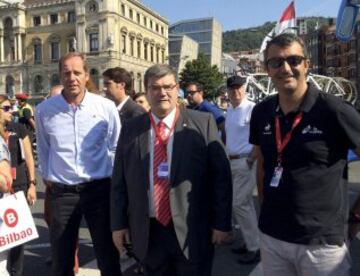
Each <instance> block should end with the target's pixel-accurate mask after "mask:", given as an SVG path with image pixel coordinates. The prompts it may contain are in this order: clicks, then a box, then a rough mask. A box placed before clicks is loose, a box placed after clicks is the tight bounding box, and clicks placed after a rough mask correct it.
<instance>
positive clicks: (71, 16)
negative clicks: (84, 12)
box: [67, 11, 76, 23]
mask: <svg viewBox="0 0 360 276" xmlns="http://www.w3.org/2000/svg"><path fill="white" fill-rule="evenodd" d="M75 21H76V15H75V11H69V12H68V17H67V22H68V23H75Z"/></svg>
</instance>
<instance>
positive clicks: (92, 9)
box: [86, 1, 99, 14]
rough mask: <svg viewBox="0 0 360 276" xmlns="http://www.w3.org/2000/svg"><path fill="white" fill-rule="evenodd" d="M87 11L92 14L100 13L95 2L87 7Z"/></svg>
mask: <svg viewBox="0 0 360 276" xmlns="http://www.w3.org/2000/svg"><path fill="white" fill-rule="evenodd" d="M86 11H87V12H88V13H91V14H93V13H96V12H98V11H99V7H98V4H97V3H96V2H95V1H90V2H89V3H88V4H87V6H86Z"/></svg>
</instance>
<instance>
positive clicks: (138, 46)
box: [137, 40, 141, 58]
mask: <svg viewBox="0 0 360 276" xmlns="http://www.w3.org/2000/svg"><path fill="white" fill-rule="evenodd" d="M137 57H138V58H141V41H140V40H138V41H137Z"/></svg>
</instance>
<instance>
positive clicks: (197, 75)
mask: <svg viewBox="0 0 360 276" xmlns="http://www.w3.org/2000/svg"><path fill="white" fill-rule="evenodd" d="M192 81H196V82H199V83H201V84H202V85H203V86H204V92H205V97H206V98H208V99H214V98H215V96H216V91H217V88H218V87H219V86H220V85H221V84H222V83H223V76H222V74H220V73H219V68H218V67H217V66H216V65H213V66H211V64H210V60H209V58H208V57H207V56H205V55H204V54H202V53H199V56H198V58H197V59H195V60H193V61H188V62H187V63H186V64H185V68H184V69H183V71H182V72H181V73H180V85H181V87H182V88H185V86H186V84H187V83H189V82H192Z"/></svg>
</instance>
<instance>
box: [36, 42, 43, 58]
mask: <svg viewBox="0 0 360 276" xmlns="http://www.w3.org/2000/svg"><path fill="white" fill-rule="evenodd" d="M41 59H42V47H41V43H39V42H37V43H35V44H34V63H41Z"/></svg>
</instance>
